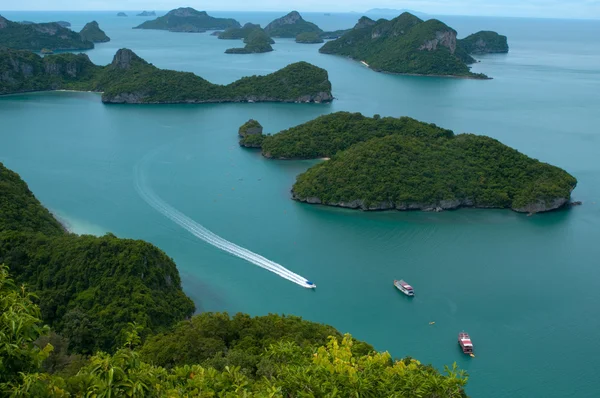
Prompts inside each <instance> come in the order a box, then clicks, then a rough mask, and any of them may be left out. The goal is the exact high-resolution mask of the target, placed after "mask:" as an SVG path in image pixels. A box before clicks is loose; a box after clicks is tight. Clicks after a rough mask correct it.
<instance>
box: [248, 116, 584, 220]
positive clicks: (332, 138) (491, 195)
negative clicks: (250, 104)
mask: <svg viewBox="0 0 600 398" xmlns="http://www.w3.org/2000/svg"><path fill="white" fill-rule="evenodd" d="M258 126H260V124H258V122H256V121H254V120H251V121H249V122H247V123H246V124H245V125H243V126H242V127H241V128H240V133H239V135H240V137H241V139H240V145H241V146H244V147H250V148H261V150H262V154H263V155H264V156H265V157H267V158H275V159H319V158H331V159H330V160H328V161H325V162H322V163H320V164H317V165H315V166H313V167H311V168H310V169H309V170H308V171H306V172H305V173H303V174H301V175H299V176H298V177H297V180H296V183H295V184H294V186H293V188H292V198H293V199H295V200H298V201H301V202H306V203H310V204H323V205H328V206H337V207H346V208H351V209H361V210H366V211H374V210H392V209H396V210H425V211H441V210H449V209H457V208H461V207H473V208H508V209H512V210H514V211H516V212H520V213H540V212H546V211H551V210H556V209H559V208H562V207H565V206H566V205H568V204H569V203H570V200H571V192H572V191H573V189H574V188H575V186H576V185H577V180H576V179H575V178H574V177H573V176H571V175H570V174H568V173H567V172H566V171H564V170H562V169H560V168H558V167H555V166H551V165H549V164H546V163H542V162H540V161H538V160H536V159H532V158H529V157H528V156H526V155H524V154H521V153H520V152H518V151H516V150H514V149H512V148H510V147H508V146H506V145H503V144H502V143H500V142H499V141H497V140H495V139H492V138H490V137H486V136H479V135H474V134H457V135H456V134H454V132H452V131H451V130H448V129H443V128H440V127H438V126H436V125H434V124H427V123H423V122H419V121H417V120H415V119H412V118H408V117H402V118H391V117H384V118H382V117H379V116H378V115H376V116H375V117H372V118H369V117H365V116H363V115H361V114H359V113H349V112H337V113H333V114H329V115H325V116H320V117H318V118H316V119H314V120H312V121H309V122H307V123H304V124H301V125H299V126H296V127H292V128H290V129H287V130H284V131H282V132H280V133H278V134H274V135H263V134H262V126H260V132H259V130H258V129H256V127H258ZM250 129H252V130H250ZM250 131H251V132H250Z"/></svg>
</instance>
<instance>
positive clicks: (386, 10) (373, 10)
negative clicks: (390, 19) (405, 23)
mask: <svg viewBox="0 0 600 398" xmlns="http://www.w3.org/2000/svg"><path fill="white" fill-rule="evenodd" d="M404 12H409V13H411V14H413V15H416V16H418V17H419V18H427V17H428V16H429V15H428V14H426V13H424V12H419V11H413V10H407V9H400V10H398V9H395V8H371V9H370V10H367V11H366V12H365V14H375V15H400V14H402V13H404Z"/></svg>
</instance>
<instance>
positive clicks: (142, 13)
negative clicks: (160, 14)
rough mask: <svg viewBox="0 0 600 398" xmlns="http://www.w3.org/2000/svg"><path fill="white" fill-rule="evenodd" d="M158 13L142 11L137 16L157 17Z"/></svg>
mask: <svg viewBox="0 0 600 398" xmlns="http://www.w3.org/2000/svg"><path fill="white" fill-rule="evenodd" d="M155 16H156V13H155V12H154V11H142V12H140V13H139V14H137V15H136V17H155Z"/></svg>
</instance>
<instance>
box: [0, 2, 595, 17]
mask: <svg viewBox="0 0 600 398" xmlns="http://www.w3.org/2000/svg"><path fill="white" fill-rule="evenodd" d="M183 6H189V7H193V8H196V9H197V10H206V11H281V12H284V11H290V10H292V9H296V10H298V11H300V12H310V11H318V12H321V11H327V12H349V11H355V12H359V13H362V12H365V11H366V10H368V9H371V8H393V9H411V10H415V11H420V12H425V13H429V14H436V15H486V16H511V17H541V18H585V19H600V0H253V1H248V0H221V1H197V0H19V1H15V0H0V11H3V10H4V11H8V10H10V11H36V10H39V11H50V10H56V11H64V10H72V11H79V10H93V11H99V10H107V11H121V10H123V11H134V10H158V11H160V10H170V9H173V8H177V7H183Z"/></svg>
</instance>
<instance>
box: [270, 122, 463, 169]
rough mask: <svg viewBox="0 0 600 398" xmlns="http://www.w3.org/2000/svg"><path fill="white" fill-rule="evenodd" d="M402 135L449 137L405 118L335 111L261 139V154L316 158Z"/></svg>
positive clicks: (446, 132)
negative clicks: (360, 144)
mask: <svg viewBox="0 0 600 398" xmlns="http://www.w3.org/2000/svg"><path fill="white" fill-rule="evenodd" d="M390 134H402V135H408V136H414V137H449V136H452V135H453V133H452V131H451V130H446V129H443V128H440V127H437V126H436V125H434V124H427V123H423V122H419V121H417V120H415V119H411V118H409V117H401V118H393V117H384V118H381V117H379V116H375V117H372V118H371V117H367V116H363V115H361V114H360V113H350V112H336V113H331V114H329V115H323V116H319V117H317V118H316V119H314V120H311V121H309V122H306V123H303V124H301V125H299V126H295V127H292V128H289V129H287V130H283V131H281V132H279V133H277V134H274V135H269V136H265V137H264V140H263V142H262V153H263V155H265V156H266V157H269V158H276V159H316V158H322V157H331V156H333V155H335V154H336V153H337V152H338V151H341V150H344V149H347V148H349V147H351V146H352V145H354V144H356V143H358V142H363V141H367V140H369V139H371V138H374V137H383V136H386V135H390Z"/></svg>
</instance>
